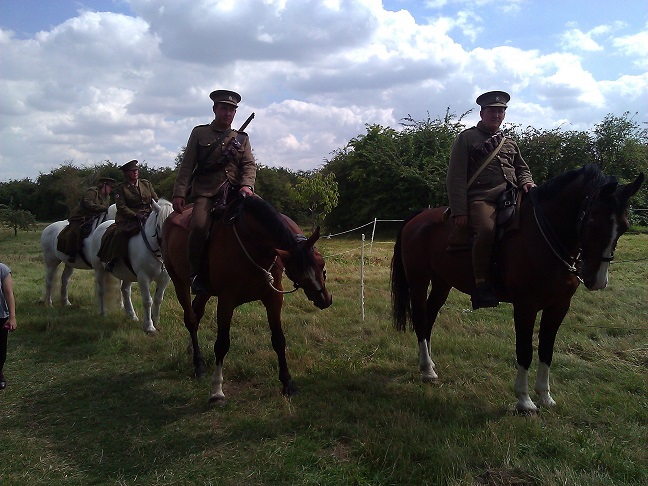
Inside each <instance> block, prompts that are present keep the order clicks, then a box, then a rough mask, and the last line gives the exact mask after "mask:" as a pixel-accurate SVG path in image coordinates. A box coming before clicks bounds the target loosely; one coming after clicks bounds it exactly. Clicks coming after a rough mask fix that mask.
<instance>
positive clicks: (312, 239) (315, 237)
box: [306, 226, 320, 248]
mask: <svg viewBox="0 0 648 486" xmlns="http://www.w3.org/2000/svg"><path fill="white" fill-rule="evenodd" d="M319 237H320V227H319V226H318V227H317V228H315V231H313V234H312V235H310V238H308V240H306V247H307V248H310V247H311V246H313V245H314V244H315V242H316V241H317V240H319Z"/></svg>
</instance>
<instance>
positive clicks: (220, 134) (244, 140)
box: [172, 90, 256, 293]
mask: <svg viewBox="0 0 648 486" xmlns="http://www.w3.org/2000/svg"><path fill="white" fill-rule="evenodd" d="M209 97H210V98H211V99H212V101H213V102H214V106H213V111H214V120H213V121H212V122H211V123H210V124H209V125H198V126H197V127H194V129H193V130H192V132H191V135H190V136H189V141H188V142H187V147H186V149H185V152H184V157H183V158H182V164H181V165H180V170H179V171H178V177H177V178H176V181H175V185H174V186H173V201H172V202H173V209H174V210H175V211H176V212H179V213H181V212H182V211H183V209H184V207H185V200H186V198H187V196H188V195H191V197H192V198H193V203H194V205H193V215H192V218H191V228H190V232H189V242H188V255H189V266H190V274H191V290H192V291H193V292H194V293H206V292H208V290H207V281H206V275H204V274H203V273H202V272H203V267H204V262H203V258H204V251H205V241H206V238H207V233H208V231H209V226H210V223H211V217H210V210H211V208H212V206H213V205H214V203H215V202H216V199H219V200H220V198H221V197H223V196H222V194H223V193H224V192H227V191H229V190H234V191H238V193H239V194H240V195H241V196H243V197H245V196H251V195H253V194H254V182H255V180H256V164H255V162H254V156H253V155H252V147H251V146H250V141H249V139H248V137H247V134H245V133H244V132H238V131H236V130H232V122H233V121H234V116H235V115H236V108H237V107H238V103H240V101H241V96H240V95H239V94H238V93H235V92H233V91H228V90H216V91H213V92H212V93H211V94H210V95H209ZM214 144H217V145H214Z"/></svg>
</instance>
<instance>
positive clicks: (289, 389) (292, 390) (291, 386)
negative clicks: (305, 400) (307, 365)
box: [281, 383, 299, 397]
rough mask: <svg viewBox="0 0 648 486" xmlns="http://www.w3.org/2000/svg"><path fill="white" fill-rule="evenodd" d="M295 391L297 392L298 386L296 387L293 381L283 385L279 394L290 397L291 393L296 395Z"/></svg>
mask: <svg viewBox="0 0 648 486" xmlns="http://www.w3.org/2000/svg"><path fill="white" fill-rule="evenodd" d="M297 393H299V388H297V386H296V385H295V384H293V383H290V384H289V385H287V386H284V387H283V388H282V389H281V394H282V395H283V396H284V397H292V396H293V395H297Z"/></svg>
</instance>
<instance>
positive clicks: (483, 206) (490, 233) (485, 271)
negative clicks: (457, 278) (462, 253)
mask: <svg viewBox="0 0 648 486" xmlns="http://www.w3.org/2000/svg"><path fill="white" fill-rule="evenodd" d="M469 212H470V214H469V219H470V227H471V229H472V230H473V232H474V233H475V241H474V243H473V248H472V259H473V271H474V273H475V283H477V284H480V283H484V282H486V281H488V280H490V265H491V257H492V254H493V245H494V244H495V234H496V232H495V230H496V222H495V221H496V220H495V215H496V207H495V204H492V203H488V202H486V201H473V202H471V203H470V208H469Z"/></svg>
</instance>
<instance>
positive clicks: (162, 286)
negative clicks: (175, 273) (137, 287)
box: [151, 268, 171, 325]
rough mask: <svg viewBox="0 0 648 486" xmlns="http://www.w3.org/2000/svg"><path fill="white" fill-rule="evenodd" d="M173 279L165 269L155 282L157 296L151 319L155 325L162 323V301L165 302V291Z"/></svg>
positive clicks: (154, 298) (154, 300)
mask: <svg viewBox="0 0 648 486" xmlns="http://www.w3.org/2000/svg"><path fill="white" fill-rule="evenodd" d="M170 280H171V277H169V274H168V273H167V271H166V270H164V268H163V269H162V272H161V273H160V275H159V276H158V278H157V279H156V281H155V294H154V296H153V308H152V309H151V319H152V320H153V325H157V324H159V323H160V308H161V307H162V301H163V300H164V291H165V290H166V288H167V286H168V285H169V281H170Z"/></svg>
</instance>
